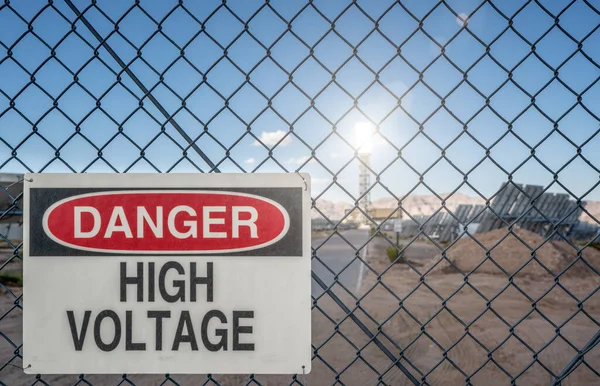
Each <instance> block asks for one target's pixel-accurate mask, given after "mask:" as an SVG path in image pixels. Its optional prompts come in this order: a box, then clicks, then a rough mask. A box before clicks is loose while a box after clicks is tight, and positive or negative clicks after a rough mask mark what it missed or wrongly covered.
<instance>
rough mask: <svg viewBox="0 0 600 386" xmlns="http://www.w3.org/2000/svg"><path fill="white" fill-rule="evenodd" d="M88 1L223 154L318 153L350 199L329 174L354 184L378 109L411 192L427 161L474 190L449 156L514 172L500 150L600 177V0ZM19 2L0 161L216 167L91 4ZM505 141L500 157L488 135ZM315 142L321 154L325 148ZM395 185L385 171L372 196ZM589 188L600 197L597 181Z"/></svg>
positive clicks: (4, 38) (242, 164)
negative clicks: (124, 68) (78, 15)
mask: <svg viewBox="0 0 600 386" xmlns="http://www.w3.org/2000/svg"><path fill="white" fill-rule="evenodd" d="M74 3H75V5H76V6H77V7H78V8H79V9H80V10H84V9H87V10H86V12H85V16H86V18H87V19H88V20H89V21H90V23H92V25H93V26H94V28H96V29H97V30H98V32H99V33H100V34H101V35H102V36H103V37H104V38H108V39H107V42H108V43H109V44H110V46H111V47H112V48H113V49H114V50H115V51H116V52H117V53H118V54H119V56H120V57H121V58H122V60H123V61H124V62H126V63H127V64H128V67H129V68H130V69H131V71H133V72H134V73H135V74H136V76H137V77H138V78H139V79H140V80H141V81H142V82H143V83H144V85H145V86H146V87H147V88H148V89H150V90H151V93H152V95H153V96H154V97H155V98H156V99H157V100H158V101H159V102H160V103H161V105H162V106H163V107H164V108H165V109H166V110H167V111H168V112H169V114H172V115H173V117H174V119H175V121H176V122H177V123H178V124H179V125H180V126H181V127H183V128H184V130H185V131H186V133H187V134H188V135H189V136H190V137H192V138H194V139H196V138H197V137H198V136H200V138H199V139H198V140H197V142H196V143H197V144H198V146H199V147H200V148H201V149H202V150H203V151H204V152H205V153H206V154H207V155H208V157H210V159H211V160H212V161H213V162H215V163H217V164H218V167H219V169H220V170H221V171H222V172H239V171H242V169H243V170H245V171H255V172H274V171H284V169H282V167H283V168H285V170H287V171H296V170H299V171H305V172H309V173H311V174H312V176H313V179H314V186H313V196H322V197H324V198H328V199H333V200H343V201H348V202H352V201H353V200H354V199H353V198H352V197H350V196H348V195H347V194H346V193H345V192H344V191H343V190H342V189H340V188H339V187H338V186H336V185H334V186H333V187H331V188H327V187H328V185H329V184H330V183H331V182H332V179H333V177H332V174H331V173H335V174H337V177H336V179H337V181H338V182H339V183H340V184H341V185H343V186H344V188H345V189H346V190H347V191H348V192H349V193H350V194H351V195H356V194H357V193H358V177H357V170H358V161H357V160H356V159H355V148H353V146H356V143H355V131H354V129H355V126H356V125H357V124H361V123H364V122H371V123H372V124H374V125H376V126H377V127H378V128H379V132H380V134H375V136H374V138H373V140H372V153H373V154H372V157H371V161H372V165H371V167H372V169H373V171H374V172H376V173H378V174H380V181H381V183H382V184H383V185H385V186H386V187H387V188H388V189H389V190H390V191H392V192H393V193H394V194H397V195H403V194H405V193H407V192H408V191H410V190H412V189H413V188H414V187H415V186H417V188H416V190H415V193H421V194H426V193H429V190H428V189H427V188H426V187H425V186H424V185H419V176H418V174H417V173H415V171H414V170H412V168H414V169H415V170H416V171H417V172H419V173H423V172H424V171H426V170H428V171H427V173H426V174H425V175H424V182H425V183H426V184H427V185H428V186H429V187H430V188H432V189H433V190H435V191H436V192H438V193H442V192H448V191H453V190H455V189H456V188H457V187H459V186H461V188H460V191H461V192H463V193H466V194H469V195H475V194H476V193H475V192H474V191H473V190H472V189H471V188H470V187H468V186H466V185H464V184H463V176H462V175H461V173H459V172H458V171H456V170H455V168H454V167H456V168H458V169H460V170H461V171H462V172H464V173H466V172H468V171H470V170H471V169H473V168H474V169H473V170H472V171H470V173H469V174H468V181H469V182H470V183H471V184H472V185H473V187H475V188H476V189H477V190H478V191H480V192H481V193H482V194H484V195H486V196H489V195H491V194H493V193H494V192H495V191H496V190H497V189H498V188H499V187H500V185H501V184H502V182H504V181H506V180H507V174H506V173H505V172H504V171H502V170H501V169H500V168H499V167H498V166H497V165H500V166H501V167H502V168H504V169H505V170H506V171H507V172H513V171H514V169H515V168H517V167H519V165H521V164H523V163H524V164H523V165H522V166H520V167H519V168H518V170H517V171H515V172H514V174H513V180H514V181H516V182H520V183H529V184H540V185H544V186H548V185H550V184H552V181H553V173H554V172H559V171H560V172H559V173H558V181H560V182H561V183H562V184H563V185H564V186H566V187H567V188H568V189H569V190H570V191H571V192H572V193H573V194H575V195H578V196H580V195H583V194H585V193H586V192H588V191H589V190H590V189H592V188H593V186H594V185H595V184H596V183H597V181H598V172H597V171H596V170H594V167H596V168H598V167H600V152H599V151H598V149H599V146H600V135H599V136H594V134H595V133H596V132H597V131H598V130H599V128H600V125H599V120H598V118H597V117H598V116H600V103H599V102H600V84H596V83H595V82H596V81H597V80H598V77H599V76H600V67H599V66H597V65H596V64H595V63H593V61H597V62H598V63H600V30H594V29H595V28H596V27H597V26H598V24H599V23H600V15H599V13H598V12H597V11H594V10H592V8H590V6H588V4H589V5H591V6H595V7H596V8H597V9H598V10H600V1H589V2H587V3H586V2H584V1H581V0H579V1H576V2H575V3H574V4H573V5H572V6H570V7H569V8H567V9H566V10H565V9H564V7H565V6H566V5H567V4H568V3H567V2H562V1H540V4H541V5H542V6H543V7H545V10H544V9H542V7H540V6H539V5H537V4H536V3H530V4H529V5H528V6H526V7H525V8H523V5H524V4H525V3H526V2H524V1H505V0H503V1H496V2H495V3H494V7H496V9H495V8H494V7H492V5H490V3H484V4H483V5H482V4H481V1H470V0H454V1H447V4H448V5H449V6H450V7H451V8H452V10H453V11H454V12H452V11H450V10H449V9H448V8H446V7H445V6H444V5H443V4H442V5H438V6H437V7H436V4H437V2H436V1H416V0H410V1H404V2H402V6H401V5H400V4H398V3H395V2H393V1H390V0H369V1H357V2H356V4H352V2H350V1H348V0H346V1H341V0H327V1H325V0H321V1H319V0H315V1H314V2H313V6H310V5H309V6H307V4H306V2H305V1H303V0H298V1H295V0H294V1H289V0H271V1H270V2H269V6H265V4H264V1H262V0H255V1H247V0H237V1H227V2H226V7H225V6H223V4H222V2H221V1H202V2H191V1H190V2H183V6H184V7H185V9H186V10H187V11H188V12H189V13H188V12H186V10H184V9H183V8H182V7H178V6H177V3H178V2H176V1H161V2H158V1H141V2H140V4H141V7H142V8H143V10H144V11H145V12H146V13H147V14H145V13H144V12H142V10H141V9H140V8H139V7H136V6H134V3H133V2H131V1H120V2H115V1H98V2H97V5H98V6H97V8H95V7H90V2H86V1H74ZM10 7H11V8H9V7H7V6H4V5H2V6H0V138H1V140H2V141H1V142H0V172H25V171H28V170H29V171H34V172H38V171H45V172H70V171H72V170H71V169H69V168H68V167H67V166H66V165H65V163H67V164H68V165H70V166H71V168H72V169H73V170H75V171H77V172H81V171H87V172H109V171H115V170H116V171H119V172H123V171H131V172H153V171H157V170H158V171H161V172H166V171H171V172H193V171H197V170H198V168H200V169H201V170H203V171H207V170H210V167H208V165H207V164H206V163H205V162H204V161H203V160H202V159H201V158H200V157H199V156H198V155H197V154H195V153H194V151H193V150H191V149H189V150H188V151H187V158H185V157H183V151H182V148H187V146H188V145H187V143H186V141H185V140H184V139H183V138H182V137H181V136H180V135H179V134H178V133H177V132H176V130H175V129H174V128H173V126H171V125H170V124H169V123H166V124H165V122H166V119H165V118H164V117H163V116H162V115H161V114H160V113H159V111H158V110H157V109H156V108H155V107H154V106H153V105H152V104H151V103H150V101H149V100H148V99H147V98H144V99H143V108H142V107H140V103H139V100H140V98H142V92H141V91H140V90H139V88H137V87H136V86H135V84H134V83H133V82H132V81H131V79H129V78H128V77H127V75H125V74H122V77H121V78H122V79H121V82H120V83H118V82H117V76H116V75H115V73H120V72H121V69H120V67H119V66H118V65H117V63H116V62H115V61H114V60H113V59H112V58H111V57H110V55H109V54H108V53H107V52H106V51H105V50H104V49H103V48H100V49H98V56H96V57H95V56H94V48H95V47H97V46H98V44H99V43H98V41H97V40H96V39H95V38H94V37H93V36H92V34H91V33H90V32H89V31H88V30H87V29H86V28H85V26H84V25H83V24H82V23H81V22H77V24H76V27H77V28H76V31H75V32H76V33H77V34H79V35H80V36H77V34H76V33H75V32H73V31H71V24H70V23H71V22H72V21H73V20H74V19H75V15H74V14H73V12H72V11H71V10H70V9H69V8H68V7H67V5H66V4H65V3H64V2H63V1H60V0H59V1H55V2H54V4H53V7H55V8H53V7H48V3H47V2H44V1H27V2H11V4H10ZM44 7H46V8H44ZM359 7H360V9H359ZM98 9H101V10H102V12H103V13H104V14H102V13H101V12H99V10H98ZM174 9H175V10H174ZM230 10H231V11H234V12H235V13H236V15H237V17H238V18H236V17H235V16H233V15H232V14H231V12H230ZM58 11H60V13H62V14H63V15H64V17H63V16H61V15H60V14H59V12H58ZM274 11H276V12H277V13H278V14H279V15H277V14H276V13H275V12H274ZM257 12H258V13H257ZM17 13H18V14H19V15H20V16H21V18H20V17H19V16H17ZM455 13H456V14H455ZM190 14H191V15H193V16H194V17H192V16H190ZM411 14H412V15H411ZM551 15H554V16H551ZM557 15H558V17H559V25H558V26H554V17H555V16H557ZM194 18H195V19H196V20H195V19H194ZM109 19H110V20H109ZM152 19H154V21H153V20H152ZM465 19H468V23H467V29H465V28H464V23H463V20H465ZM509 19H510V20H512V29H511V28H508V29H507V30H506V31H505V32H504V33H502V31H504V30H505V29H506V28H507V27H508V25H509V21H508V20H509ZM419 20H422V21H423V26H422V30H420V29H419ZM117 21H118V26H119V28H118V33H116V32H115V31H114V23H115V22H117ZM198 21H200V22H201V23H203V24H204V29H203V30H202V31H201V24H199V23H198ZM332 22H333V23H335V28H334V29H333V30H331V23H332ZM156 23H160V25H161V32H158V31H157V24H156ZM375 23H377V28H375ZM28 24H31V26H32V27H33V28H32V29H31V30H30V31H28ZM245 24H247V30H246V31H245ZM288 25H290V28H289V30H288ZM547 31H549V32H547ZM590 33H591V35H590ZM163 34H164V35H163ZM250 34H251V35H252V36H250ZM519 34H520V35H521V36H519ZM544 34H545V36H544V37H543V38H542V36H543V35H544ZM165 35H166V36H167V37H168V38H169V39H170V40H169V39H167V38H166V37H165ZM567 35H570V37H569V36H567ZM474 36H475V37H476V38H477V39H476V38H475V37H474ZM40 38H41V39H42V40H43V41H44V42H45V43H46V44H44V43H42V42H41V41H40ZM83 39H85V40H86V41H87V43H86V42H84V40H83ZM478 39H479V40H480V41H478ZM580 42H581V49H580V50H578V43H580ZM482 43H483V44H487V45H489V47H490V48H489V52H487V53H486V48H485V46H484V45H483V44H482ZM532 44H535V51H532V48H531V45H532ZM311 47H312V50H313V55H312V56H311ZM398 47H400V49H398ZM442 47H443V51H444V55H442ZM182 49H183V50H184V52H185V56H184V57H182V56H181V55H180V54H181V50H182ZM52 50H54V51H55V56H54V57H52V55H51V51H52ZM267 50H268V51H269V53H270V57H266V56H267V55H266V53H267ZM354 50H356V52H354ZM9 51H10V54H11V55H10V56H9V55H8V52H9ZM225 51H226V53H225ZM138 52H141V56H137V53H138ZM432 62H433V64H431V63H432ZM430 64H431V65H430ZM111 70H112V71H111ZM461 71H462V72H466V74H467V81H468V82H465V81H464V78H463V74H462V73H461ZM555 71H558V75H557V77H555ZM420 72H421V73H422V75H423V76H422V79H421V80H419V73H420ZM509 72H510V78H511V79H512V81H511V80H509ZM73 74H76V75H77V82H74V75H73ZM32 75H33V76H34V78H35V81H32ZM290 75H291V79H292V80H291V81H290ZM334 75H335V80H334V79H333V78H334ZM161 77H162V81H161ZM247 79H248V80H249V81H248V80H247ZM507 80H508V82H507ZM513 81H514V82H513ZM505 82H507V83H506V84H505V85H504V86H503V87H501V88H500V89H499V90H498V87H500V86H501V85H502V84H503V83H505ZM548 83H550V84H548ZM565 85H566V86H565ZM253 86H254V87H253ZM590 86H591V87H590ZM569 88H570V89H571V90H569ZM41 89H43V90H45V92H43V91H41ZM299 89H301V90H302V91H300V90H299ZM430 89H431V90H433V91H434V92H432V91H431V90H430ZM475 89H476V90H477V91H476V90H475ZM542 89H543V90H542ZM452 90H454V91H452ZM540 90H542V91H540ZM584 90H585V92H584ZM436 94H437V95H436ZM578 94H579V95H581V100H580V103H578V100H577V99H578V98H577V95H578ZM532 96H535V104H534V105H531V97H532ZM440 98H443V99H444V106H442V102H441V99H440ZM355 99H357V100H358V102H357V103H356V105H355V104H354V100H355ZM486 99H489V104H487V105H486ZM11 100H13V101H14V107H11V105H10V101H11ZM183 101H185V102H183ZM399 101H400V104H399ZM98 102H99V103H98ZM313 102H314V104H313ZM311 104H313V105H312V106H311ZM98 105H99V107H98ZM184 105H185V106H184ZM399 106H401V107H402V108H399ZM500 117H502V118H503V119H501V118H500ZM465 125H466V132H465V131H464V129H465ZM163 127H164V130H162V129H161V128H163ZM420 127H421V128H422V130H421V131H420ZM76 128H77V129H76ZM334 128H335V133H333V134H332V131H333V129H334ZM509 128H511V130H512V132H509V133H507V131H508V129H509ZM553 128H557V129H558V130H559V132H554V133H552V134H551V135H549V136H548V134H549V133H551V132H552V130H553ZM77 130H78V131H77ZM250 133H251V134H253V135H254V136H252V135H250ZM517 136H518V137H519V138H520V139H519V138H517ZM546 136H548V137H547V138H546ZM255 137H257V138H261V139H262V140H263V143H264V144H265V145H266V147H265V146H263V145H261V144H259V143H257V142H256V140H255ZM457 137H458V139H456V138H457ZM342 138H344V139H345V140H343V139H342ZM500 138H501V139H500ZM544 138H546V139H545V140H544V141H543V142H541V143H540V141H542V140H543V139H544ZM499 139H500V140H499ZM432 140H433V141H435V142H436V143H437V144H438V145H439V146H440V147H442V148H446V147H447V148H446V149H445V150H444V153H445V156H446V158H447V160H446V159H443V160H441V161H440V162H438V163H437V164H435V165H434V166H433V167H432V166H431V165H432V164H434V162H436V161H437V160H438V159H439V158H440V156H441V154H442V150H441V149H440V148H439V147H436V146H435V145H434V144H433V143H432V142H431V141H432ZM498 140H499V141H498ZM216 141H219V142H221V143H222V145H223V146H220V145H218V144H217V142H216ZM90 142H91V143H93V144H94V145H95V146H96V147H97V148H101V151H102V157H101V158H99V157H98V149H97V148H95V147H94V146H92V145H91V144H90ZM132 142H134V143H135V144H137V145H138V146H139V148H138V147H136V146H135V145H134V144H133V143H132ZM478 142H479V144H478ZM451 143H452V144H451ZM449 144H451V145H450V146H449V147H448V145H449ZM492 144H494V146H493V147H492V148H491V150H490V153H489V157H486V152H485V149H484V148H482V146H481V145H483V146H491V145H492ZM582 144H585V145H584V146H583V147H582V148H581V154H580V156H578V155H577V146H581V145H582ZM275 145H276V146H275ZM140 148H142V149H143V151H144V157H141V156H140V151H141V150H140ZM532 148H535V157H536V159H534V158H531V149H532ZM57 149H59V156H58V157H57V156H56V152H57ZM228 149H229V150H228ZM270 149H272V150H271V151H272V157H273V158H275V159H276V160H277V161H278V162H279V163H280V164H281V165H278V164H277V163H276V162H274V160H273V158H271V157H269V151H270ZM313 149H314V155H315V157H316V158H318V160H319V161H320V162H321V163H322V164H320V163H318V162H315V161H314V160H310V157H311V156H312V152H313ZM399 150H401V154H402V158H403V160H401V159H398V151H399ZM227 152H229V157H228V156H227ZM14 154H16V156H15V155H14ZM573 158H574V159H573ZM231 159H233V160H235V162H232V160H231ZM448 160H449V161H450V162H451V163H452V164H453V165H454V166H452V165H451V164H450V162H448ZM148 161H150V162H151V163H152V165H154V166H152V165H151V164H150V163H149V162H148ZM540 161H541V162H543V163H545V164H546V166H547V168H545V167H543V166H542V165H541V164H540ZM586 161H587V162H586ZM569 162H570V164H569V165H568V166H566V167H564V165H565V164H567V163H569ZM107 163H109V164H110V165H112V167H111V166H109V165H107ZM236 163H237V164H236ZM407 164H410V167H409V166H408V165H407ZM590 164H591V166H590ZM476 165H477V167H475V166H476ZM411 167H412V168H411ZM240 168H241V169H240ZM548 169H549V170H548ZM372 181H373V182H375V177H374V176H373V177H372ZM461 184H462V185H461ZM550 190H551V191H555V192H562V191H563V189H562V188H561V187H560V186H559V185H557V184H552V187H551V188H550ZM324 191H325V193H323V192H324ZM322 193H323V194H322ZM389 196H390V195H389V193H387V192H386V190H385V189H383V188H382V187H380V186H377V187H375V188H374V189H373V192H372V197H373V199H376V198H380V197H389ZM584 198H585V199H593V200H600V188H596V189H592V191H591V192H590V193H589V194H588V195H586V196H585V197H584Z"/></svg>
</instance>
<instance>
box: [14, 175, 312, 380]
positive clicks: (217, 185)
mask: <svg viewBox="0 0 600 386" xmlns="http://www.w3.org/2000/svg"><path fill="white" fill-rule="evenodd" d="M26 178H27V179H28V180H29V181H28V182H26V184H25V190H24V196H25V210H24V220H25V227H24V229H25V234H24V236H25V237H24V251H25V259H24V277H25V279H24V282H25V287H24V297H25V298H26V299H27V303H28V307H27V310H26V311H25V312H24V321H23V325H24V330H23V333H24V337H23V342H24V345H23V346H24V350H23V352H24V363H26V365H29V367H27V369H26V371H27V372H28V373H223V374H231V373H265V374H274V373H279V374H297V373H302V372H308V371H310V361H311V343H310V307H311V296H310V284H311V283H310V253H309V251H310V238H309V237H304V236H306V235H308V234H310V233H309V232H310V214H309V209H310V201H309V196H308V192H309V191H310V189H309V186H307V183H308V184H309V183H310V178H309V176H308V175H303V176H299V175H298V174H274V175H269V174H265V175H247V174H241V175H240V174H232V175H227V174H219V175H214V174H212V175H196V174H194V175H186V174H179V175H177V174H173V175H156V174H154V175H151V174H137V175H129V176H124V175H117V174H95V175H93V176H92V175H89V174H88V175H86V174H79V175H53V174H29V175H27V176H26ZM48 272H52V276H49V275H48Z"/></svg>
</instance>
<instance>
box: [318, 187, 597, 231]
mask: <svg viewBox="0 0 600 386" xmlns="http://www.w3.org/2000/svg"><path fill="white" fill-rule="evenodd" d="M446 196H447V194H440V197H446ZM462 204H465V205H483V204H485V200H484V199H482V198H481V197H472V196H468V195H466V194H462V193H455V194H453V195H452V197H450V198H448V199H447V200H446V207H447V208H448V209H450V210H455V209H456V208H457V207H458V206H459V205H462ZM372 205H373V207H374V208H395V207H396V206H397V205H398V201H396V200H395V199H393V198H379V199H377V200H373V202H372ZM316 206H317V207H318V208H319V210H320V211H321V212H323V213H324V214H325V215H326V216H327V217H328V218H329V219H331V220H336V219H340V218H341V217H343V216H344V214H345V213H346V210H348V209H352V208H353V207H354V205H353V204H350V203H347V202H334V201H329V200H325V199H319V200H317V202H316ZM402 207H403V208H404V209H405V210H406V211H407V212H408V213H410V214H411V215H413V216H417V215H430V214H432V213H433V212H435V211H436V210H437V209H439V207H440V200H439V199H438V198H437V197H436V196H434V195H432V194H430V195H416V194H415V195H409V196H408V197H407V198H406V199H404V200H403V201H402ZM585 208H586V210H587V211H589V212H590V214H591V215H593V216H594V217H595V218H597V219H598V220H600V201H588V202H587V204H586V206H585ZM321 217H322V216H321V214H319V212H318V211H317V210H315V209H313V210H312V218H321ZM580 220H581V221H585V222H589V223H594V224H595V223H596V222H595V221H594V220H593V219H592V218H590V217H589V216H588V215H587V214H585V213H583V214H582V215H581V218H580Z"/></svg>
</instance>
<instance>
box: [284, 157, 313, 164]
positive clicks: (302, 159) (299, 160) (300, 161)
mask: <svg viewBox="0 0 600 386" xmlns="http://www.w3.org/2000/svg"><path fill="white" fill-rule="evenodd" d="M309 158H310V157H309V156H303V157H298V158H290V159H288V161H287V163H288V164H291V165H303V164H304V163H305V162H306V161H308V159H309ZM312 161H313V159H311V160H310V162H312Z"/></svg>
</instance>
